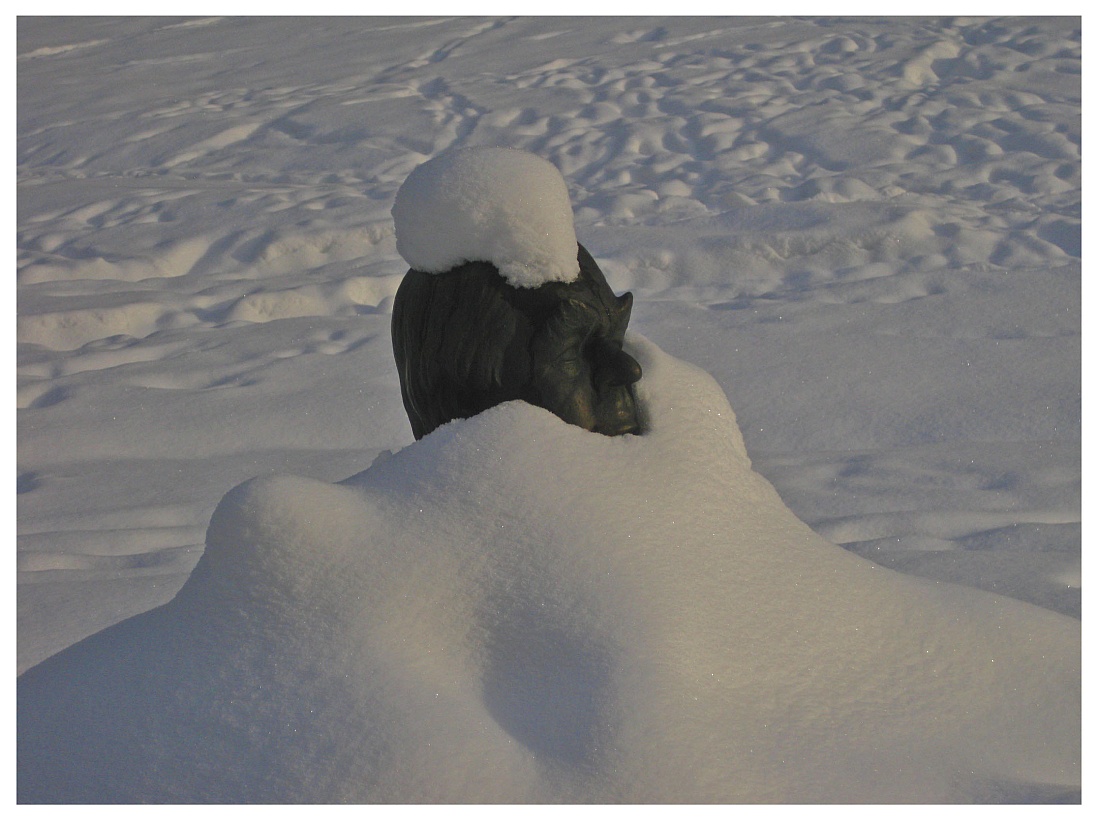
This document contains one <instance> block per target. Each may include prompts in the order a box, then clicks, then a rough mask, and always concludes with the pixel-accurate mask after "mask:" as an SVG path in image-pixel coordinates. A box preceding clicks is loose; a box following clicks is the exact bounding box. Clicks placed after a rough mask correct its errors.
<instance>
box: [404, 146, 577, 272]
mask: <svg viewBox="0 0 1100 825" xmlns="http://www.w3.org/2000/svg"><path fill="white" fill-rule="evenodd" d="M392 213H393V224H394V229H395V230H396V232H397V251H398V252H399V253H400V254H401V257H402V258H404V259H405V261H406V262H407V263H408V264H409V266H411V267H412V268H413V269H418V270H420V271H421V272H428V273H440V272H446V271H447V270H449V269H452V268H453V267H456V266H458V265H460V264H464V263H468V262H471V261H488V262H489V263H491V264H493V265H494V266H496V268H497V269H498V270H499V271H500V274H501V275H503V276H504V279H505V280H506V281H507V282H508V283H510V284H511V285H512V286H515V287H537V286H539V285H540V284H544V283H547V282H548V281H561V282H563V283H569V282H571V281H574V280H576V278H577V276H578V274H579V273H580V265H579V264H578V263H577V234H576V231H575V230H574V228H573V207H572V205H571V204H570V203H569V191H568V190H567V189H566V186H565V180H564V179H563V178H562V176H561V173H560V172H559V171H558V170H557V169H556V168H555V167H554V165H553V164H552V163H550V162H549V161H547V160H544V159H543V158H540V157H539V156H538V155H532V154H531V153H530V152H522V151H520V150H518V149H502V148H495V147H474V148H469V149H459V150H457V151H453V152H446V153H444V154H442V155H439V156H437V157H434V158H432V159H431V160H429V161H427V162H426V163H423V164H421V165H420V166H418V167H416V169H414V170H413V171H412V173H411V174H410V175H409V177H408V178H406V179H405V182H404V183H403V184H401V188H400V189H398V190H397V198H396V200H395V201H394V204H393V210H392Z"/></svg>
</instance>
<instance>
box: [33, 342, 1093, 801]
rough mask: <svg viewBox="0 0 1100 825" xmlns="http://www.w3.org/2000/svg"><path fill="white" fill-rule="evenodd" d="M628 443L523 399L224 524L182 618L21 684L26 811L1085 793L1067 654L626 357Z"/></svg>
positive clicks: (246, 490) (650, 349) (692, 389)
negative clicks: (811, 498)
mask: <svg viewBox="0 0 1100 825" xmlns="http://www.w3.org/2000/svg"><path fill="white" fill-rule="evenodd" d="M627 346H628V349H629V350H630V352H631V354H633V355H634V356H635V357H636V358H637V359H638V360H639V362H640V363H641V365H642V368H643V374H644V378H643V379H642V381H641V383H640V384H639V385H638V391H639V398H640V401H641V403H642V404H643V405H644V408H645V409H646V410H647V413H648V429H647V432H646V434H645V435H643V436H623V437H619V438H608V437H605V436H602V435H597V434H593V433H589V432H586V431H584V430H581V429H580V428H578V427H573V426H570V425H568V424H565V423H564V422H562V421H561V420H560V419H558V418H556V417H555V416H554V415H552V414H551V413H549V412H547V411H545V410H543V409H540V408H537V407H533V406H529V405H527V404H524V403H520V402H513V403H509V404H504V405H501V406H499V407H495V408H493V409H491V410H489V411H487V412H485V413H482V414H480V415H478V416H475V417H474V418H471V419H468V420H465V421H455V422H452V423H450V424H447V425H445V426H443V427H441V428H440V429H438V430H436V431H435V432H433V433H431V434H430V435H429V436H427V437H426V438H424V439H423V440H421V441H419V442H416V443H414V444H412V445H410V446H408V447H406V448H405V449H402V450H401V451H399V452H398V453H396V454H394V455H388V454H384V455H383V457H381V458H380V459H379V460H376V461H375V462H374V464H373V465H372V466H371V467H370V468H369V469H368V470H366V471H364V472H362V473H360V474H359V475H357V476H355V477H353V478H351V479H348V480H347V481H345V482H343V483H341V484H327V483H322V482H320V481H315V480H311V479H306V478H298V477H290V476H274V477H265V478H260V479H256V480H253V481H250V482H247V483H245V484H244V485H242V486H240V487H238V488H236V489H235V490H233V491H232V492H230V493H229V494H228V495H226V496H225V498H224V499H223V501H222V502H221V504H220V505H219V507H218V509H217V512H216V513H215V515H214V517H213V519H212V521H211V524H210V529H209V532H208V536H207V550H206V552H205V554H204V556H203V558H202V560H201V561H200V563H199V565H198V566H197V567H196V569H195V572H194V574H193V575H192V577H191V579H190V580H189V581H188V582H187V584H186V585H185V586H184V588H183V589H182V590H181V591H180V593H179V595H178V596H177V598H176V599H175V600H173V601H172V602H170V603H169V604H167V605H165V606H163V607H161V608H158V609H156V610H153V611H151V612H149V613H146V614H143V615H140V616H137V617H134V618H132V619H130V620H128V621H126V622H123V623H122V624H119V625H116V626H115V627H113V628H110V629H108V630H106V631H104V632H102V633H100V634H98V635H96V636H93V637H91V638H89V639H87V640H85V641H84V642H82V643H80V644H78V645H75V646H74V647H72V648H69V649H68V650H66V651H64V652H62V653H60V654H58V655H57V656H55V657H53V658H52V659H49V660H47V661H46V662H44V663H42V664H41V665H39V666H37V667H35V668H32V669H31V670H29V671H28V672H27V673H26V674H25V675H24V676H23V677H22V678H21V679H20V680H19V778H18V781H19V798H20V801H26V802H29V801H50V802H63V801H64V802H67V801H82V802H107V801H112V802H122V801H158V802H198V801H210V802H326V801H377V802H420V801H423V802H429V801H435V802H470V801H482V802H489V801H502V802H585V801H597V802H620V801H622V802H775V801H788V802H863V801H879V802H901V801H923V802H946V801H950V802H959V801H980V802H992V801H1051V800H1059V799H1061V800H1065V799H1077V798H1079V794H1080V790H1079V788H1080V764H1079V754H1080V727H1079V726H1080V660H1079V634H1080V623H1079V622H1076V621H1074V620H1072V619H1069V618H1066V617H1064V616H1061V615H1058V614H1055V613H1052V612H1048V611H1045V610H1042V609H1039V608H1035V607H1032V606H1030V605H1026V604H1024V603H1021V602H1016V601H1014V600H1012V599H1006V598H1001V597H996V596H993V595H991V594H988V593H984V592H980V591H977V590H971V589H968V588H964V587H959V586H953V585H942V584H937V583H934V582H931V581H928V580H925V579H917V578H911V577H908V576H905V575H902V574H899V573H895V572H892V571H889V570H885V569H882V568H878V567H875V566H874V565H873V564H871V563H870V562H867V561H865V560H862V559H860V558H858V557H856V556H854V555H852V554H851V553H848V552H845V551H844V550H842V549H840V548H839V547H837V546H835V545H832V544H830V543H828V542H826V541H825V540H824V539H822V538H820V537H819V536H817V535H816V534H814V533H813V532H812V531H811V530H810V529H809V528H808V527H806V526H805V525H804V524H802V523H801V522H799V521H798V519H797V518H796V517H795V516H794V515H793V514H792V513H791V512H790V511H789V510H788V509H787V508H786V507H785V506H784V504H783V502H782V501H781V500H780V499H779V497H778V496H777V495H776V493H775V491H774V490H773V489H772V487H771V486H770V485H769V484H768V483H767V482H766V481H765V480H764V479H763V478H762V477H760V476H759V475H757V474H756V473H754V472H753V470H752V469H751V466H750V463H749V460H748V458H747V456H746V453H745V450H744V446H743V444H742V440H741V435H740V433H739V431H738V428H737V425H736V422H735V420H734V415H733V412H732V410H731V409H730V406H729V403H728V402H727V401H726V399H725V397H724V395H723V394H722V391H721V390H720V388H719V387H718V386H717V384H716V383H715V382H714V381H713V380H712V379H711V378H710V376H708V375H707V374H706V373H704V372H702V371H701V370H699V369H697V368H694V367H691V366H689V365H687V364H684V363H682V362H679V361H676V360H674V359H672V358H671V357H669V356H667V355H665V354H664V353H662V352H661V351H659V350H658V349H657V348H655V347H654V346H653V345H652V344H650V343H648V342H647V341H645V340H644V339H642V338H640V337H636V336H635V337H628V340H627Z"/></svg>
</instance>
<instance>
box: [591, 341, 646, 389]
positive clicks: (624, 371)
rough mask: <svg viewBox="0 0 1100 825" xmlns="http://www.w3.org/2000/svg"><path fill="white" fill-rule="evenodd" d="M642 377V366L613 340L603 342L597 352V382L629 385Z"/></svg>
mask: <svg viewBox="0 0 1100 825" xmlns="http://www.w3.org/2000/svg"><path fill="white" fill-rule="evenodd" d="M641 377H642V368H641V366H640V365H639V364H638V362H637V361H635V360H634V359H633V358H632V357H631V356H630V355H627V353H625V352H623V351H622V349H620V348H619V347H618V346H617V345H615V344H614V343H613V342H611V341H604V342H601V345H600V347H599V350H598V352H597V354H596V383H597V384H600V385H602V386H607V387H629V386H630V385H631V384H635V383H637V381H638V379H640V378H641Z"/></svg>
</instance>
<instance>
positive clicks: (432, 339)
mask: <svg viewBox="0 0 1100 825" xmlns="http://www.w3.org/2000/svg"><path fill="white" fill-rule="evenodd" d="M577 250H578V253H577V262H578V263H579V265H580V274H579V276H578V277H577V278H576V279H575V280H572V281H570V282H568V283H563V282H561V281H547V282H545V283H542V284H540V285H538V286H534V287H522V286H521V287H517V286H513V285H512V284H511V283H509V282H508V281H506V280H505V278H503V277H502V276H501V274H500V272H499V271H498V270H497V268H496V267H495V266H494V265H493V264H491V263H488V262H484V261H476V262H472V263H464V264H461V265H459V266H456V267H454V268H453V269H451V270H449V271H447V272H444V273H438V274H429V273H425V272H420V271H418V270H416V269H411V270H409V272H408V273H407V274H406V275H405V278H404V280H403V281H402V282H401V286H400V288H399V289H398V290H397V296H396V297H395V299H394V305H393V323H392V333H393V351H394V358H395V359H396V361H397V370H398V374H399V375H400V379H401V398H402V401H403V402H404V404H405V411H406V412H407V413H408V416H409V421H410V423H411V424H412V430H413V435H414V436H415V437H416V438H417V439H419V438H422V437H423V436H425V435H427V434H428V433H430V432H431V431H432V430H434V429H435V428H436V427H438V426H440V425H441V424H445V423H446V422H448V421H451V420H453V419H456V418H469V417H470V416H473V415H476V414H477V413H479V412H482V411H483V410H487V409H489V408H490V407H494V406H496V405H497V404H501V403H503V402H505V401H513V400H521V401H527V402H528V403H530V404H535V405H536V406H539V407H543V408H545V409H547V410H549V411H550V412H552V413H554V414H555V415H557V416H558V417H559V418H561V419H562V420H564V421H567V422H569V423H570V424H576V425H577V426H579V427H583V428H584V429H586V430H590V431H592V432H597V433H603V434H604V435H621V434H624V433H639V432H640V431H641V426H640V423H639V419H638V408H637V402H636V399H635V396H634V384H635V383H636V382H637V381H638V379H639V378H640V377H641V374H642V370H641V367H639V366H638V362H637V361H635V360H634V359H633V358H632V357H630V355H628V354H627V353H625V352H624V351H623V335H624V334H625V332H626V326H627V322H628V321H629V320H630V309H631V305H632V302H633V298H632V296H631V294H630V293H629V292H627V293H625V294H624V295H622V296H621V297H617V296H616V295H615V294H614V293H613V292H612V291H611V287H610V286H608V284H607V280H606V278H604V275H603V273H602V272H601V271H600V268H599V266H597V265H596V262H595V260H593V258H592V256H591V255H590V254H589V253H588V250H586V249H585V248H584V247H583V246H581V245H580V244H578V245H577Z"/></svg>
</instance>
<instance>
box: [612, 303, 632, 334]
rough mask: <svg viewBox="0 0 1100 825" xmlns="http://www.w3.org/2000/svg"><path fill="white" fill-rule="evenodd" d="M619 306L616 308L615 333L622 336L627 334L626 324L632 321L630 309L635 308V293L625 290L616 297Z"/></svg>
mask: <svg viewBox="0 0 1100 825" xmlns="http://www.w3.org/2000/svg"><path fill="white" fill-rule="evenodd" d="M616 304H617V307H616V309H615V323H614V327H615V333H616V335H618V336H619V338H622V336H623V335H625V334H626V326H627V324H629V323H630V311H631V310H632V309H634V295H633V293H630V292H624V293H623V294H622V295H620V296H619V297H618V299H616Z"/></svg>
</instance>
